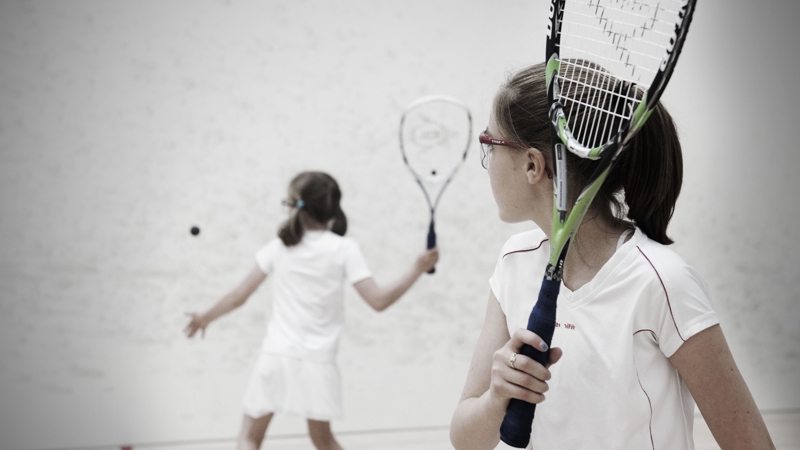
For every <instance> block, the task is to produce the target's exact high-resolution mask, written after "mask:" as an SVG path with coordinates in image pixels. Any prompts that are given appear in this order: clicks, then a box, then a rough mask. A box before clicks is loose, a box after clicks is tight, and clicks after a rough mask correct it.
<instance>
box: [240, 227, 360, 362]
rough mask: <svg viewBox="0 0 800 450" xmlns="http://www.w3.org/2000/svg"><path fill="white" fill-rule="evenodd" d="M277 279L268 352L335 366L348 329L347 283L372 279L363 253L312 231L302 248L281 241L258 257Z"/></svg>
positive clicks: (343, 239)
mask: <svg viewBox="0 0 800 450" xmlns="http://www.w3.org/2000/svg"><path fill="white" fill-rule="evenodd" d="M256 263H257V264H258V267H259V268H260V269H261V270H262V271H263V272H264V273H265V274H267V275H269V276H270V278H272V292H273V297H272V315H271V318H270V321H269V324H268V327H267V335H266V337H265V338H264V343H263V347H262V349H263V351H265V352H267V353H276V354H280V355H284V356H289V357H293V358H300V359H307V360H312V361H315V362H333V361H335V359H336V351H337V349H338V345H339V337H340V335H341V331H342V328H343V326H344V309H343V296H344V282H345V281H349V282H350V283H351V284H353V283H357V282H359V281H361V280H364V279H366V278H369V277H371V276H372V274H371V273H370V271H369V268H368V267H367V265H366V263H365V262H364V257H363V256H362V254H361V250H360V249H359V247H358V244H356V242H355V241H353V240H352V239H350V238H346V237H342V236H339V235H337V234H335V233H332V232H330V231H317V230H311V231H309V230H307V231H305V233H304V234H303V239H302V241H300V243H299V244H297V245H294V246H291V247H286V246H285V245H284V244H283V241H281V240H280V239H278V238H276V239H273V240H272V241H270V243H268V244H267V245H266V246H265V247H264V248H262V249H261V250H259V251H258V253H256Z"/></svg>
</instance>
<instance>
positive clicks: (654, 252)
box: [636, 236, 708, 291]
mask: <svg viewBox="0 0 800 450" xmlns="http://www.w3.org/2000/svg"><path fill="white" fill-rule="evenodd" d="M636 252H637V253H638V255H637V256H639V264H640V265H641V267H642V268H643V270H644V271H645V272H650V273H651V275H652V276H653V277H654V279H657V280H658V281H659V282H660V283H661V284H663V288H664V289H668V290H682V289H685V288H686V287H687V285H688V286H693V287H697V288H700V289H701V290H703V291H707V290H708V289H707V286H706V283H705V281H704V280H703V278H702V276H701V275H700V273H699V272H698V271H697V270H695V269H694V267H692V266H690V265H689V264H688V263H687V262H686V261H685V260H684V259H683V258H682V257H681V256H680V255H679V254H678V253H676V252H675V251H674V250H672V248H670V247H668V246H666V245H663V244H659V243H658V242H655V241H652V240H650V239H649V238H647V237H646V236H642V238H641V239H639V240H638V242H637V243H636Z"/></svg>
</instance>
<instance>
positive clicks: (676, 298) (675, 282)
mask: <svg viewBox="0 0 800 450" xmlns="http://www.w3.org/2000/svg"><path fill="white" fill-rule="evenodd" d="M650 264H651V265H652V267H653V269H655V271H656V275H657V282H654V283H652V284H653V285H654V287H653V289H654V290H656V291H658V292H657V294H655V295H653V296H652V298H651V299H650V301H647V302H643V303H642V304H640V311H639V313H640V314H641V315H643V316H644V317H642V319H644V321H645V323H646V325H645V326H644V327H642V328H648V329H651V330H652V331H653V332H654V333H655V335H656V336H657V338H658V346H659V348H660V349H661V351H662V352H663V353H664V355H665V356H667V357H670V356H672V355H673V354H674V353H675V352H676V351H677V350H678V349H679V348H680V347H681V345H683V343H684V342H686V341H687V340H688V339H689V338H691V337H692V336H694V335H695V334H697V333H699V332H701V331H703V330H705V329H707V328H709V327H711V326H713V325H716V324H718V323H719V318H718V317H717V313H716V312H715V311H714V307H713V305H712V303H711V297H710V295H709V289H708V285H707V284H706V282H705V281H704V280H703V278H702V277H701V276H700V274H699V273H698V272H697V271H696V270H695V269H694V268H692V267H691V266H689V265H687V264H686V263H685V262H683V260H681V259H679V258H677V257H675V258H664V259H660V258H652V259H651V260H650Z"/></svg>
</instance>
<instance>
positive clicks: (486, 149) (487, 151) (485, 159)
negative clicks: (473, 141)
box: [478, 131, 553, 180]
mask: <svg viewBox="0 0 800 450" xmlns="http://www.w3.org/2000/svg"><path fill="white" fill-rule="evenodd" d="M478 142H480V143H481V166H483V168H484V169H489V162H490V161H491V160H492V150H493V148H492V147H493V146H495V145H499V146H502V147H511V148H522V147H523V146H522V145H519V144H517V143H516V142H511V141H506V140H504V139H497V138H493V137H491V136H489V135H488V134H486V131H484V132H483V133H481V134H480V136H478ZM544 173H545V174H546V175H547V178H549V179H551V180H552V179H553V171H552V170H550V168H549V167H547V165H545V166H544Z"/></svg>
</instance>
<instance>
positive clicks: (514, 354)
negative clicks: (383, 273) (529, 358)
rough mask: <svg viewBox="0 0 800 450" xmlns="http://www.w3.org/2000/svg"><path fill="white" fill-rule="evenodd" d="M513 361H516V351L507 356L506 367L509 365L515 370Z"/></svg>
mask: <svg viewBox="0 0 800 450" xmlns="http://www.w3.org/2000/svg"><path fill="white" fill-rule="evenodd" d="M515 362H517V354H516V353H512V354H511V357H510V358H508V367H511V368H512V369H515V370H516V367H514V363H515Z"/></svg>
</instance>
